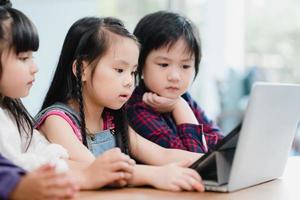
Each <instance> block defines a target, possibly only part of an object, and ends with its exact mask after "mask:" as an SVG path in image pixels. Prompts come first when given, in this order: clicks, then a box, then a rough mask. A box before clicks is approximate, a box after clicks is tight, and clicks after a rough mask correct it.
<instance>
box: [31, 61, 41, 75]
mask: <svg viewBox="0 0 300 200" xmlns="http://www.w3.org/2000/svg"><path fill="white" fill-rule="evenodd" d="M38 71H39V69H38V67H37V65H36V64H35V63H34V62H32V64H31V68H30V72H31V73H32V74H35V73H37V72H38Z"/></svg>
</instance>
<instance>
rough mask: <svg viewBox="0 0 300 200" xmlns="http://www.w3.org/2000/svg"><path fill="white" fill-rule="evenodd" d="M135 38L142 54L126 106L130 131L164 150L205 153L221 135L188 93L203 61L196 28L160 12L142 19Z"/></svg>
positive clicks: (169, 13) (175, 15)
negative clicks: (137, 81)
mask: <svg viewBox="0 0 300 200" xmlns="http://www.w3.org/2000/svg"><path fill="white" fill-rule="evenodd" d="M134 34H135V36H136V37H137V38H138V39H139V41H140V43H141V51H140V57H139V64H138V78H139V84H138V86H137V88H136V89H135V90H134V92H133V94H132V96H131V98H130V100H129V101H128V103H127V106H126V111H127V117H128V120H129V123H130V125H131V127H132V128H133V129H134V130H135V131H136V132H137V133H139V134H140V135H142V136H143V137H145V138H147V139H149V140H151V141H153V142H155V143H157V144H159V145H161V146H163V147H166V148H176V149H183V150H188V151H192V152H199V153H205V152H207V151H208V150H209V149H210V148H212V147H213V146H214V145H215V144H216V143H217V142H218V141H219V140H221V139H222V138H223V136H222V133H221V131H220V129H219V128H218V127H217V126H216V125H215V123H214V122H213V121H211V120H209V119H208V118H207V116H206V115H205V113H204V111H203V110H202V109H201V108H200V107H199V106H198V105H197V103H196V102H195V101H194V100H193V99H192V97H191V96H190V95H189V93H188V92H187V90H188V87H189V86H190V85H191V83H192V81H193V80H194V78H195V77H196V75H197V73H198V69H199V63H200V60H201V47H200V39H199V36H198V33H197V31H196V29H195V27H194V25H193V24H192V23H191V22H190V21H189V20H188V19H186V18H185V17H183V16H181V15H179V14H176V13H172V12H166V11H159V12H155V13H152V14H149V15H146V16H145V17H144V18H142V19H141V20H140V21H139V23H138V24H137V26H136V28H135V30H134Z"/></svg>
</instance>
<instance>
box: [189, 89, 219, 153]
mask: <svg viewBox="0 0 300 200" xmlns="http://www.w3.org/2000/svg"><path fill="white" fill-rule="evenodd" d="M183 98H184V99H185V100H186V101H187V102H188V104H189V105H190V107H191V109H192V111H193V113H194V114H195V116H196V118H197V120H198V122H199V124H200V125H202V126H203V133H204V136H205V140H206V143H207V146H208V149H211V148H212V147H214V146H215V145H216V144H217V143H218V142H219V141H220V140H221V139H222V138H223V133H222V131H221V130H220V129H219V127H218V126H217V125H216V124H215V123H214V122H213V121H212V120H210V119H209V118H208V117H207V116H206V115H205V112H204V110H202V109H201V108H200V106H199V105H198V104H197V103H196V101H194V100H193V99H192V97H191V96H190V95H189V94H188V93H185V94H184V95H183Z"/></svg>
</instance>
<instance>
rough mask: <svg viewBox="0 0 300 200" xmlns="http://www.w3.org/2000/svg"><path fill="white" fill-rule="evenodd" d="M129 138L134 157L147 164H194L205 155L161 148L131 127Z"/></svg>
mask: <svg viewBox="0 0 300 200" xmlns="http://www.w3.org/2000/svg"><path fill="white" fill-rule="evenodd" d="M129 138H130V145H131V146H130V147H131V152H132V155H133V156H134V157H135V158H136V159H137V160H139V161H141V162H143V163H146V164H151V165H165V164H169V163H172V162H178V161H183V160H189V161H190V163H192V162H194V161H196V160H197V159H199V158H200V157H201V156H202V155H203V154H201V153H194V152H189V151H184V150H180V149H167V148H164V147H161V146H159V145H157V144H155V143H153V142H151V141H149V140H147V139H145V138H143V137H141V136H140V135H139V134H137V133H136V132H135V131H134V130H133V129H132V128H131V127H129Z"/></svg>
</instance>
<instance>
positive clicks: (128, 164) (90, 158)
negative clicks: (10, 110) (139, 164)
mask: <svg viewBox="0 0 300 200" xmlns="http://www.w3.org/2000/svg"><path fill="white" fill-rule="evenodd" d="M40 128H41V130H42V131H43V132H44V133H45V135H46V136H47V138H48V139H49V140H50V141H51V142H55V143H58V144H60V145H62V146H63V147H65V148H66V149H67V150H68V153H69V155H70V160H69V161H68V164H69V165H70V167H71V169H77V171H78V172H77V173H78V174H79V175H78V177H80V180H81V182H83V183H84V184H82V185H83V186H82V188H84V189H91V188H95V187H102V186H104V185H107V184H111V183H112V182H117V184H118V185H124V184H127V179H128V178H131V174H132V170H131V168H132V166H133V165H134V163H133V160H131V159H129V157H128V156H125V155H124V154H123V153H121V151H120V150H119V149H113V150H109V151H107V152H105V153H104V154H103V155H101V156H99V157H98V158H96V160H95V157H94V155H93V154H92V153H91V152H90V151H89V150H88V149H87V148H86V147H85V146H84V145H83V144H82V143H81V142H80V141H79V139H78V138H76V136H75V134H74V131H73V129H72V128H71V126H70V125H69V124H68V123H67V122H66V121H65V120H64V119H63V118H61V117H59V116H56V115H51V116H49V117H48V118H46V120H45V121H44V123H43V124H42V126H40ZM57 130H59V131H57ZM124 156H125V158H124ZM90 164H91V165H90ZM86 165H90V166H89V167H88V169H90V170H91V172H90V171H89V170H88V171H85V172H84V171H82V168H85V166H86ZM99 171H102V173H98V172H99ZM120 174H121V177H123V178H118V177H120ZM122 174H123V175H124V174H125V175H124V176H122ZM129 176H130V177H129ZM82 177H89V179H88V180H86V178H82ZM116 178H118V179H116ZM118 181H120V182H118Z"/></svg>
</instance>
